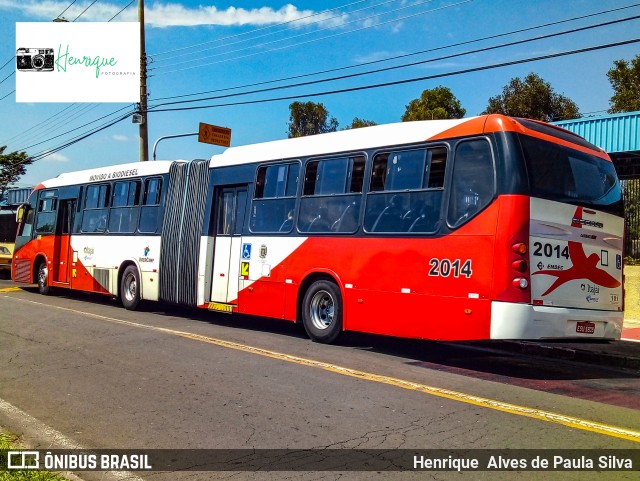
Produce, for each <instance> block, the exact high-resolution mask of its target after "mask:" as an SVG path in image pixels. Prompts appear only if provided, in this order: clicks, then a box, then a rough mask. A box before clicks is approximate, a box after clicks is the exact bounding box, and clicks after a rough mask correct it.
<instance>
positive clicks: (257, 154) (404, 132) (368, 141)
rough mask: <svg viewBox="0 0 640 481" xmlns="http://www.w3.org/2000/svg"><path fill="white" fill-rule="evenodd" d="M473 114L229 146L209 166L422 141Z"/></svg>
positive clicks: (215, 156) (212, 158) (458, 123)
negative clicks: (460, 117)
mask: <svg viewBox="0 0 640 481" xmlns="http://www.w3.org/2000/svg"><path fill="white" fill-rule="evenodd" d="M473 118H474V117H469V118H464V119H453V120H424V121H417V122H399V123H395V124H385V125H375V126H373V127H364V128H360V129H351V130H341V131H339V132H332V133H328V134H320V135H310V136H307V137H298V138H295V139H284V140H276V141H272V142H264V143H261V144H252V145H244V146H240V147H231V148H229V149H227V150H226V151H224V152H223V153H222V154H218V155H214V156H213V157H211V162H210V164H209V165H210V167H221V166H227V165H240V164H245V163H248V162H264V161H268V160H278V159H294V158H300V157H306V156H310V155H323V154H331V153H334V152H347V151H357V150H363V149H370V148H375V147H384V146H387V145H396V144H409V143H414V142H423V141H426V140H428V139H430V138H431V137H434V136H435V135H438V134H440V133H442V132H445V131H446V130H449V129H451V128H453V127H455V126H457V125H460V124H462V123H464V122H468V121H469V120H472V119H473Z"/></svg>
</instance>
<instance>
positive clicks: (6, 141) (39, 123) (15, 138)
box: [2, 104, 77, 144]
mask: <svg viewBox="0 0 640 481" xmlns="http://www.w3.org/2000/svg"><path fill="white" fill-rule="evenodd" d="M74 105H77V104H71V105H67V106H66V107H65V108H64V109H62V110H60V111H58V112H57V113H55V114H53V115H51V116H49V117H47V118H46V119H44V120H42V121H41V122H38V123H37V124H36V125H34V126H33V127H31V128H29V129H28V130H26V131H24V132H20V133H19V134H16V135H14V136H13V137H10V138H9V139H7V140H4V141H3V142H2V143H4V144H8V143H9V142H11V141H14V140H17V139H19V138H20V137H22V136H24V135H25V134H27V133H28V132H29V130H33V129H36V128H37V127H39V126H41V125H45V124H46V123H47V122H49V121H50V120H51V119H54V118H55V117H57V116H58V115H61V114H62V113H63V112H65V111H66V110H68V109H70V108H72V107H73V106H74Z"/></svg>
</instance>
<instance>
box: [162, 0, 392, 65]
mask: <svg viewBox="0 0 640 481" xmlns="http://www.w3.org/2000/svg"><path fill="white" fill-rule="evenodd" d="M367 1H369V0H358V1H356V2H351V3H347V4H346V5H341V6H339V7H335V8H331V9H329V10H323V11H322V12H316V13H313V14H311V15H306V16H304V17H300V18H296V19H293V20H287V21H286V22H281V23H277V24H275V25H267V26H265V27H260V28H256V29H253V30H250V31H248V32H242V33H238V34H235V35H229V36H227V37H222V38H219V39H215V40H209V41H207V42H202V43H197V44H193V45H188V46H186V47H179V48H174V49H172V50H166V51H164V52H159V53H151V54H150V55H151V56H159V55H165V54H168V53H173V52H179V51H181V50H190V49H193V48H195V47H201V46H202V45H208V44H210V43H214V42H220V41H222V40H228V39H231V38H236V37H241V36H243V35H250V34H252V33H255V32H260V31H262V30H267V29H270V28H276V27H281V26H283V25H289V24H291V23H295V22H300V21H302V20H305V19H307V18H312V17H315V16H318V15H322V14H325V13H326V12H332V11H334V10H339V9H341V8H346V7H350V6H352V5H357V4H358V3H363V2H367ZM391 1H395V0H389V1H385V2H382V3H381V4H378V5H374V6H373V7H367V8H375V7H377V6H379V5H384V4H386V3H390V2H391ZM332 18H333V17H332Z"/></svg>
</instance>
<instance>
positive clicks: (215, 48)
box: [157, 0, 433, 68]
mask: <svg viewBox="0 0 640 481" xmlns="http://www.w3.org/2000/svg"><path fill="white" fill-rule="evenodd" d="M395 1H396V0H387V1H385V2H382V3H378V4H376V5H371V6H368V7H363V8H360V9H357V10H353V11H350V12H348V13H349V14H353V13H355V12H360V11H362V10H368V9H371V8H377V7H380V6H382V5H386V4H388V3H393V2H395ZM431 2H433V0H420V1H418V2H415V3H412V4H410V5H405V6H402V7H399V8H396V9H393V10H389V11H386V12H380V13H376V14H374V15H370V16H368V17H364V18H359V19H356V20H352V21H350V22H346V23H344V24H342V25H341V26H345V25H349V24H351V23H354V22H364V21H365V20H369V19H371V18H374V17H379V16H381V15H387V14H389V13H394V12H397V11H400V10H405V9H407V8H412V7H416V6H419V5H422V4H423V3H431ZM334 10H335V9H334ZM320 13H323V12H320ZM343 15H345V14H339V15H334V16H332V17H328V18H322V19H320V20H317V21H315V22H313V23H322V22H327V21H329V20H333V19H335V18H339V17H341V16H343ZM375 26H377V25H375ZM275 27H277V25H276V26H273V27H271V28H275ZM368 28H370V27H368ZM330 29H333V27H324V28H321V29H318V30H315V31H313V32H305V33H302V34H298V35H288V36H287V38H285V39H278V40H273V41H271V42H266V43H262V44H259V45H254V46H249V47H245V48H241V49H236V50H232V51H231V52H225V53H223V54H218V55H214V56H220V55H227V54H229V53H235V52H241V51H244V50H248V49H251V48H255V47H256V46H257V47H262V46H265V45H269V44H271V43H277V42H281V41H283V40H291V39H294V38H297V37H302V36H306V35H311V34H315V33H318V32H323V31H325V30H330ZM245 33H251V32H245ZM276 33H282V32H281V31H280V32H269V33H264V34H262V35H258V36H256V37H252V38H247V39H244V40H239V41H236V42H231V43H226V44H224V45H223V47H229V46H231V45H237V44H240V43H246V42H250V41H254V40H257V39H259V38H263V37H268V36H270V35H274V34H276ZM240 35H243V34H237V35H232V36H230V37H226V38H234V37H238V36H240ZM221 40H224V39H220V40H212V41H211V42H207V43H212V42H216V41H221ZM201 45H202V44H201ZM218 49H220V46H218V47H211V48H206V49H203V50H200V51H199V52H201V53H203V52H207V51H210V50H218ZM185 55H192V56H193V47H192V48H190V52H187V53H183V54H178V55H174V56H172V57H169V58H167V59H162V60H159V61H160V62H164V61H167V60H170V59H171V58H177V57H183V56H185ZM209 57H210V56H207V57H205V58H209ZM194 60H195V61H197V60H198V59H189V60H188V61H183V62H176V63H173V64H169V65H164V66H161V67H157V68H167V67H172V66H175V65H181V64H183V63H186V62H191V61H194Z"/></svg>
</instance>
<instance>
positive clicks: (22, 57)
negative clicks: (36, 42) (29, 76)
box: [16, 48, 53, 72]
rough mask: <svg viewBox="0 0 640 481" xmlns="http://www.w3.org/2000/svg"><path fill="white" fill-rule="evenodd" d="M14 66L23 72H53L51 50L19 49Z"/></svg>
mask: <svg viewBox="0 0 640 481" xmlns="http://www.w3.org/2000/svg"><path fill="white" fill-rule="evenodd" d="M16 64H17V66H18V70H21V71H23V72H50V71H52V70H53V49H52V48H19V49H18V50H16Z"/></svg>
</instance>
